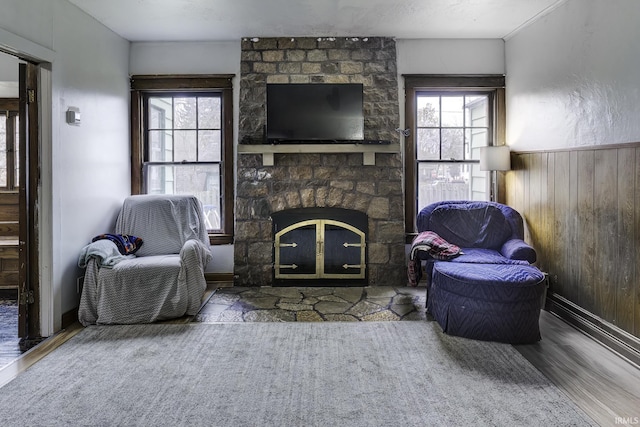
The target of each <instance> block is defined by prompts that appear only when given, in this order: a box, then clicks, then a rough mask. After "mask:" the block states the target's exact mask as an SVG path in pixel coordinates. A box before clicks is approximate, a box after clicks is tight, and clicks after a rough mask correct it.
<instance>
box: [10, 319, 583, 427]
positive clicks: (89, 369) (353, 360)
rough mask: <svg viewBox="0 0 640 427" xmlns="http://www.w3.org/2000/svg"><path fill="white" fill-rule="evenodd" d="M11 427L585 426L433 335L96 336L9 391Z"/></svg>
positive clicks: (526, 378)
mask: <svg viewBox="0 0 640 427" xmlns="http://www.w3.org/2000/svg"><path fill="white" fill-rule="evenodd" d="M0 420H2V421H1V422H2V425H4V426H25V425H30V426H39V425H47V426H49V425H73V426H81V425H82V426H115V425H123V426H124V425H126V426H130V425H140V426H391V425H398V426H445V425H446V426H451V425H458V426H466V425H476V426H528V425H531V426H542V425H546V426H569V425H575V426H585V425H593V424H592V422H591V421H590V420H589V418H588V417H587V416H586V415H584V413H583V412H581V411H580V410H579V409H578V408H577V407H576V406H574V404H573V403H572V402H571V401H570V400H569V399H568V398H567V397H566V396H565V395H564V394H562V392H561V391H560V390H558V389H557V388H556V387H555V386H554V385H552V384H551V383H550V382H549V381H548V380H547V379H546V378H545V377H544V376H543V375H542V374H541V373H540V372H539V371H537V370H536V369H535V368H534V367H533V366H532V365H531V364H529V362H527V361H526V360H525V359H524V358H523V357H522V356H521V355H520V354H519V353H518V352H517V351H515V350H514V349H513V348H512V347H511V346H510V345H507V344H498V343H489V342H480V341H473V340H468V339H465V338H457V337H450V336H447V335H444V334H442V332H440V331H439V330H438V328H437V325H436V323H435V322H372V323H352V322H327V323H300V322H297V323H293V322H290V323H230V324H224V323H222V324H184V325H177V324H157V325H137V326H91V327H88V328H86V329H84V330H83V331H81V332H80V333H79V334H78V335H76V336H75V337H73V338H72V339H71V340H69V341H68V342H67V343H65V344H63V345H62V346H61V347H60V348H58V349H57V350H55V351H54V352H52V353H51V354H49V355H48V356H46V357H45V358H44V359H43V360H41V361H40V362H38V363H36V364H35V365H34V366H33V367H31V368H30V369H28V370H27V371H26V372H24V373H23V374H21V375H19V376H18V377H17V378H16V379H15V380H13V381H12V382H10V383H9V384H7V385H6V386H5V387H3V388H1V389H0Z"/></svg>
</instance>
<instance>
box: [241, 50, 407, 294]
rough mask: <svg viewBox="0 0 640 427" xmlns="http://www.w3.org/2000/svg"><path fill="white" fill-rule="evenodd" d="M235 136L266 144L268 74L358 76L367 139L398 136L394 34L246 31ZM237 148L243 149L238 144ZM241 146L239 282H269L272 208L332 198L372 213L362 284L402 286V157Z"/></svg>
mask: <svg viewBox="0 0 640 427" xmlns="http://www.w3.org/2000/svg"><path fill="white" fill-rule="evenodd" d="M241 60H242V63H241V79H240V105H239V109H240V121H239V135H238V139H239V141H240V143H241V144H262V143H263V142H264V133H263V129H264V125H265V120H266V112H265V103H266V84H267V83H362V84H363V87H364V93H363V95H364V113H365V135H364V136H365V139H366V140H388V141H391V142H392V143H395V144H397V143H399V135H398V133H397V132H395V129H396V128H397V127H399V105H398V83H397V72H396V50H395V41H394V40H393V39H391V38H380V37H369V38H366V37H365V38H351V37H350V38H344V37H342V38H340V37H336V38H266V39H257V38H247V39H244V40H243V41H242V57H241ZM239 151H241V150H239ZM261 157H262V155H261V154H253V153H243V154H239V155H238V170H237V180H238V181H237V191H236V211H235V216H236V225H235V246H234V247H235V254H234V264H235V267H234V269H235V277H236V279H235V285H238V286H265V285H266V286H268V285H272V282H273V260H272V251H273V235H272V222H271V215H272V214H273V213H275V212H279V211H281V210H285V209H296V208H307V207H338V208H344V209H354V210H357V211H360V212H363V213H365V214H366V215H367V217H368V230H367V236H368V242H367V256H368V285H370V286H380V285H386V286H404V285H405V284H406V266H405V249H404V208H403V203H404V202H403V190H402V175H403V173H402V172H403V171H402V159H401V155H400V153H399V152H397V153H378V154H377V155H376V159H375V164H374V165H371V164H363V154H362V153H353V152H351V153H349V152H344V153H341V152H338V153H335V152H334V153H322V152H320V153H276V154H275V156H274V162H273V165H263V162H262V158H261Z"/></svg>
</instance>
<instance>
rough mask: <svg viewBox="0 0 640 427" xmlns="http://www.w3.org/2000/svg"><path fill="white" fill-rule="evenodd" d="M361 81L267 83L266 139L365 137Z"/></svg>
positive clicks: (327, 139)
mask: <svg viewBox="0 0 640 427" xmlns="http://www.w3.org/2000/svg"><path fill="white" fill-rule="evenodd" d="M362 89H363V87H362V84H352V83H345V84H327V83H316V84H313V83H309V84H296V83H291V84H268V85H267V130H266V133H267V135H266V136H267V142H269V143H278V142H293V141H299V142H305V141H316V142H337V141H361V140H363V139H364V114H363V109H362Z"/></svg>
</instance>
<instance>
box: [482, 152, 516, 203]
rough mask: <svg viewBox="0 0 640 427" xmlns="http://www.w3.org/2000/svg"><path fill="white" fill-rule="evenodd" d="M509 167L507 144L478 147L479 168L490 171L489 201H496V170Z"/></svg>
mask: <svg viewBox="0 0 640 427" xmlns="http://www.w3.org/2000/svg"><path fill="white" fill-rule="evenodd" d="M510 169H511V152H510V151H509V147H508V146H507V145H490V146H487V147H480V170H481V171H491V191H490V198H491V201H496V200H495V199H496V194H497V188H498V179H497V174H496V172H497V171H508V170H510Z"/></svg>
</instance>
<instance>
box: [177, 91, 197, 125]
mask: <svg viewBox="0 0 640 427" xmlns="http://www.w3.org/2000/svg"><path fill="white" fill-rule="evenodd" d="M173 103H174V112H175V114H174V120H175V123H174V127H175V128H176V129H196V128H197V123H196V98H193V97H190V98H174V100H173Z"/></svg>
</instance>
